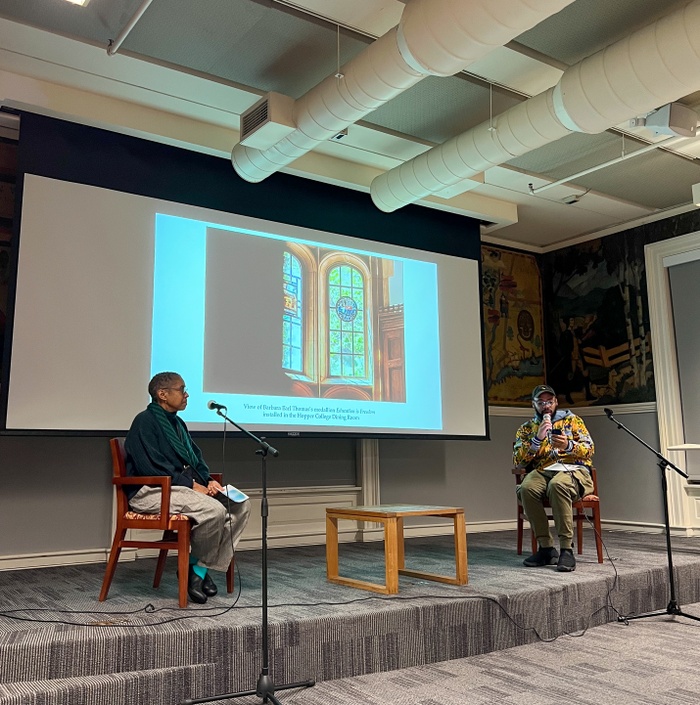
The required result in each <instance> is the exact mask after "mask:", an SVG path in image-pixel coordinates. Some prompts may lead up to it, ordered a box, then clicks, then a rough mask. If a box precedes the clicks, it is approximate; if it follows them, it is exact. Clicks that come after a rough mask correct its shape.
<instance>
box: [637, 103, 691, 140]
mask: <svg viewBox="0 0 700 705" xmlns="http://www.w3.org/2000/svg"><path fill="white" fill-rule="evenodd" d="M644 125H645V127H647V128H648V129H649V130H651V131H652V132H655V133H656V134H657V135H675V136H677V137H695V132H696V130H697V127H698V114H697V113H696V112H695V111H694V110H692V109H691V108H688V107H686V106H685V105H683V104H682V103H668V104H667V105H662V106H661V107H660V108H659V109H658V110H655V111H654V112H653V113H651V114H650V115H647V117H646V119H645V120H644Z"/></svg>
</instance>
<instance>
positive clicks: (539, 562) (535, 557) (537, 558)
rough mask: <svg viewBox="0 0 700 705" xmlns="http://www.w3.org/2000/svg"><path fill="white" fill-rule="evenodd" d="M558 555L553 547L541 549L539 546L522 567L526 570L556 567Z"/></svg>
mask: <svg viewBox="0 0 700 705" xmlns="http://www.w3.org/2000/svg"><path fill="white" fill-rule="evenodd" d="M558 558H559V554H558V553H557V549H556V548H554V546H547V547H546V548H542V546H540V547H539V548H538V549H537V551H536V552H535V553H533V554H532V555H531V556H530V557H529V558H526V559H525V560H524V561H523V565H525V566H527V567H528V568H542V567H543V566H545V565H556V564H557V559H558Z"/></svg>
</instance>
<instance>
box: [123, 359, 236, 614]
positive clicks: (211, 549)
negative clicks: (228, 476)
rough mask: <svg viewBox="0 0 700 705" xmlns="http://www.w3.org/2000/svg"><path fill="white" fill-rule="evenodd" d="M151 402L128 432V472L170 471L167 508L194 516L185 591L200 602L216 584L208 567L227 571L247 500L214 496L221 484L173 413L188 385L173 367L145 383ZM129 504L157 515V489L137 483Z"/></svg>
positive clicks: (182, 406) (184, 400)
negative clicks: (229, 499)
mask: <svg viewBox="0 0 700 705" xmlns="http://www.w3.org/2000/svg"><path fill="white" fill-rule="evenodd" d="M148 393H149V394H150V395H151V400H152V401H151V403H150V404H149V405H148V407H147V408H146V410H145V411H142V412H141V413H140V414H138V415H137V416H136V418H135V419H134V421H133V422H132V424H131V428H130V429H129V433H128V434H127V436H126V441H125V444H124V445H125V449H126V469H127V472H128V474H129V475H135V476H138V475H169V476H170V477H171V478H172V482H171V489H170V511H171V513H173V514H185V515H186V516H188V517H189V518H190V519H191V520H192V533H191V539H190V544H191V555H190V569H189V576H188V587H187V592H188V594H189V596H190V600H192V601H193V602H198V603H200V604H201V603H204V602H206V601H207V597H211V596H212V595H216V593H217V588H216V585H215V584H214V581H213V580H212V578H211V575H210V574H209V572H208V569H212V570H220V571H225V570H227V569H228V567H229V565H230V563H231V559H232V558H233V551H234V547H235V546H236V544H237V543H238V539H239V538H240V536H241V534H242V533H243V529H244V528H245V525H246V523H247V522H248V516H249V514H250V503H249V501H248V500H245V502H242V503H233V502H231V503H229V504H228V506H225V505H224V504H223V503H222V502H220V501H219V500H218V499H214V496H215V495H216V494H217V492H218V490H219V489H221V485H220V484H219V483H218V482H216V480H213V479H212V478H211V476H210V475H209V468H208V467H207V464H206V463H205V462H204V459H203V458H202V451H201V450H200V449H199V448H198V447H197V446H196V445H195V443H194V441H193V440H192V437H191V436H190V434H189V431H188V430H187V426H185V423H184V421H182V419H180V417H179V416H178V415H177V412H178V411H183V410H184V409H185V408H186V407H187V398H188V394H187V389H186V387H185V382H184V381H183V379H182V377H181V376H180V375H179V374H177V373H175V372H160V373H158V374H157V375H155V376H154V377H153V379H152V380H151V381H150V382H149V384H148ZM131 491H132V492H133V495H132V496H131V497H130V498H129V505H130V506H131V508H132V509H133V510H134V511H136V512H141V513H143V514H158V513H159V512H160V498H161V491H160V489H159V488H157V487H147V486H146V485H142V486H139V485H135V486H134V488H133V490H131Z"/></svg>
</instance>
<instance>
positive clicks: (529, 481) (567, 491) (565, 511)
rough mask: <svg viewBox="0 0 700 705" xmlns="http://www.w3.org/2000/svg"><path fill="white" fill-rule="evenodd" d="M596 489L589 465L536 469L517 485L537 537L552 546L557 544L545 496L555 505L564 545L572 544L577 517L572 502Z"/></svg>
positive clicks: (560, 542)
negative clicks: (566, 469) (560, 469)
mask: <svg viewBox="0 0 700 705" xmlns="http://www.w3.org/2000/svg"><path fill="white" fill-rule="evenodd" d="M592 492H593V480H592V479H591V475H590V473H589V472H588V470H587V469H586V468H581V469H580V470H576V471H574V472H552V471H550V470H542V471H541V472H540V471H537V470H533V471H532V472H529V473H528V474H527V475H525V478H524V479H523V481H522V482H521V483H520V484H519V485H518V486H517V489H516V493H517V495H518V501H519V502H520V504H522V505H523V509H524V510H525V516H526V517H527V520H528V521H529V522H530V526H531V527H532V530H533V531H534V532H535V536H536V537H537V543H538V544H539V545H540V546H541V547H543V548H548V547H550V546H553V545H554V544H553V541H552V536H551V534H550V533H549V521H548V520H547V515H546V513H545V510H544V505H543V500H544V499H545V498H546V499H548V500H549V504H550V506H551V507H552V517H553V518H554V527H555V529H556V531H557V534H558V536H559V547H560V548H572V547H573V541H574V518H573V509H572V507H571V505H572V503H573V502H575V501H576V500H577V499H580V498H581V497H585V496H586V495H587V494H591V493H592Z"/></svg>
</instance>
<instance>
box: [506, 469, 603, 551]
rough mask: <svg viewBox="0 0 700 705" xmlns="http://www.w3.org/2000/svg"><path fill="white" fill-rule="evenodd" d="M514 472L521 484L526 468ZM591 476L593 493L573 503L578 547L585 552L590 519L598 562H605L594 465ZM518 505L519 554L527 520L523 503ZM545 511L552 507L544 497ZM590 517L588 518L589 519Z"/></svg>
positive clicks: (549, 514)
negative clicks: (584, 544)
mask: <svg viewBox="0 0 700 705" xmlns="http://www.w3.org/2000/svg"><path fill="white" fill-rule="evenodd" d="M513 474H514V475H515V484H516V485H519V484H520V483H521V482H522V481H523V478H524V477H525V475H526V472H525V470H523V469H522V468H513ZM591 477H592V479H593V494H589V495H586V496H585V497H583V498H581V499H579V500H578V501H577V502H574V503H573V505H572V506H573V510H574V522H575V523H576V548H577V550H578V553H579V554H581V553H583V524H584V522H586V523H587V521H588V520H590V521H591V522H592V523H593V526H594V527H595V547H596V552H597V553H598V563H602V562H603V539H602V538H601V527H600V498H599V497H598V477H597V475H596V471H595V468H594V467H591ZM517 505H518V555H519V556H520V555H522V552H523V525H524V522H525V521H526V520H527V517H526V516H525V511H524V510H523V505H522V504H520V502H517ZM544 506H545V511H546V510H547V509H551V507H550V504H549V501H548V500H547V498H546V497H545V499H544ZM546 513H547V519H552V513H551V512H549V511H548V512H546ZM587 517H588V519H587ZM530 533H531V535H532V552H533V553H534V552H535V551H536V550H537V537H536V536H535V532H534V531H532V530H530Z"/></svg>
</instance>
